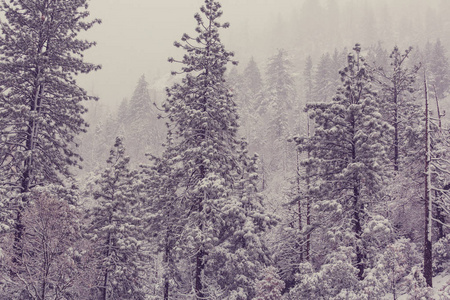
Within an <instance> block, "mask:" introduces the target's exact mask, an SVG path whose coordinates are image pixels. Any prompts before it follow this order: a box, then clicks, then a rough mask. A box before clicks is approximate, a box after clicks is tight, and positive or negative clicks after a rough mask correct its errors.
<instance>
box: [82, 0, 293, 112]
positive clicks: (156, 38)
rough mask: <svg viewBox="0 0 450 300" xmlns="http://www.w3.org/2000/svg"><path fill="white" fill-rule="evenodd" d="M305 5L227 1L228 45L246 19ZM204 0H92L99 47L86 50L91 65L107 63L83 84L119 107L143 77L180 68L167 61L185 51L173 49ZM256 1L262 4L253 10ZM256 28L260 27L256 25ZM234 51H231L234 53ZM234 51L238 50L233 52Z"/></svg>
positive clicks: (225, 37) (91, 37)
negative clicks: (97, 22)
mask: <svg viewBox="0 0 450 300" xmlns="http://www.w3.org/2000/svg"><path fill="white" fill-rule="evenodd" d="M299 2H302V1H299V0H296V1H290V0H278V1H273V0H223V1H221V3H222V5H223V10H224V16H223V17H222V20H223V21H229V22H230V23H231V28H230V29H228V30H227V31H229V32H223V41H224V42H225V43H227V40H229V39H230V38H232V35H233V32H236V31H239V30H240V24H244V20H250V21H251V22H252V24H253V23H254V24H258V23H259V22H261V23H263V22H264V20H267V18H273V17H275V16H277V15H280V14H283V13H285V12H287V11H289V10H291V9H292V8H293V7H295V6H297V4H296V3H299ZM203 3H204V1H203V0H92V1H91V4H90V9H89V10H90V12H91V16H92V17H96V18H100V19H102V24H101V25H97V26H96V27H95V28H93V29H91V30H90V31H89V32H88V33H86V35H87V38H88V39H89V40H94V41H96V42H97V43H98V45H97V46H96V47H94V48H93V49H90V50H88V51H87V52H86V56H85V57H86V61H89V62H95V63H99V64H101V65H102V67H103V68H102V70H100V71H97V72H95V73H93V74H90V75H87V76H83V77H81V78H80V79H79V82H80V84H81V85H82V86H83V87H85V89H87V90H88V92H89V93H91V94H92V93H94V94H95V95H97V96H100V98H101V100H102V102H103V103H111V104H117V103H119V102H120V101H121V100H122V99H123V98H124V97H130V96H131V94H132V92H133V90H134V87H135V85H136V83H137V81H138V79H139V77H140V76H141V75H142V74H145V75H146V77H147V79H148V81H149V82H151V81H153V80H154V79H155V77H161V76H163V75H165V74H167V73H169V72H170V70H173V69H175V70H176V69H177V68H178V66H176V65H174V64H170V63H168V62H167V58H168V57H170V56H174V57H180V56H181V55H183V53H182V52H180V51H179V50H177V49H176V48H175V47H174V46H173V42H174V41H175V40H179V39H180V37H181V36H182V34H183V33H184V32H188V33H189V32H193V31H194V28H195V26H196V22H195V19H194V18H193V16H194V14H195V13H196V12H198V11H199V8H200V6H201V5H202V4H203ZM255 3H257V6H253V7H252V5H254V4H255ZM255 26H256V25H255ZM229 48H230V47H228V49H229ZM229 50H235V49H229Z"/></svg>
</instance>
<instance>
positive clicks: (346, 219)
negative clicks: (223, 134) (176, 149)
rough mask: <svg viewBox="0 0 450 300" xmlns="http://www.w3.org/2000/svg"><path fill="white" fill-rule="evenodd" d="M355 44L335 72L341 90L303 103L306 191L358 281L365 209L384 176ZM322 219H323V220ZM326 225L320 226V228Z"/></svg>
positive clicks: (377, 126) (380, 137)
mask: <svg viewBox="0 0 450 300" xmlns="http://www.w3.org/2000/svg"><path fill="white" fill-rule="evenodd" d="M360 52H361V47H360V46H359V44H356V46H355V48H354V53H350V54H349V56H348V63H347V66H346V67H345V68H344V69H343V70H342V71H341V72H340V74H341V78H342V85H343V86H342V87H341V88H339V89H338V91H337V94H336V96H335V97H334V99H333V101H332V102H331V103H311V104H308V105H307V110H308V111H309V112H310V117H311V118H312V119H313V120H314V121H315V124H316V129H315V133H314V136H312V137H311V138H310V139H309V141H308V143H309V144H308V148H309V149H307V150H308V151H310V158H309V159H305V160H304V161H303V164H304V165H306V167H308V166H311V168H310V174H309V175H310V180H311V188H310V190H311V193H312V194H313V195H314V197H315V198H316V199H318V200H317V203H316V206H317V207H318V208H319V212H320V213H321V214H323V215H322V218H321V219H322V220H328V222H324V224H322V225H323V226H329V227H328V229H326V230H325V231H326V235H327V236H328V237H329V238H330V239H331V241H333V242H332V245H334V246H332V247H329V249H328V250H331V248H333V249H336V248H335V247H337V248H338V247H341V246H345V247H346V246H350V247H351V249H352V252H353V254H354V257H355V259H354V265H355V267H356V268H357V269H358V277H359V279H363V278H364V271H365V269H366V262H365V256H366V254H367V253H366V249H365V245H364V242H363V240H362V234H363V229H364V226H365V223H366V219H367V217H368V216H367V212H368V206H369V204H370V203H372V202H373V201H375V200H376V193H377V191H379V189H380V186H381V184H382V182H383V178H384V169H383V166H384V165H385V164H386V150H387V141H386V135H387V132H388V131H389V130H391V127H390V126H389V125H388V124H387V123H386V122H384V121H383V120H382V118H381V114H380V113H379V111H378V103H377V99H376V97H375V94H374V92H373V91H372V89H371V76H370V74H369V71H368V70H367V65H366V63H365V62H364V59H363V58H362V57H361V55H360ZM325 216H326V217H325ZM325 223H326V224H325Z"/></svg>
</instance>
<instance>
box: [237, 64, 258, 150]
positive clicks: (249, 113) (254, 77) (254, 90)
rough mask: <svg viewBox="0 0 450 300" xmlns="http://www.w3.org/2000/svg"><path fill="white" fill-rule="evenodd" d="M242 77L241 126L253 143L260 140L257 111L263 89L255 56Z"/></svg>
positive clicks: (239, 104) (240, 96)
mask: <svg viewBox="0 0 450 300" xmlns="http://www.w3.org/2000/svg"><path fill="white" fill-rule="evenodd" d="M241 78H242V86H241V89H240V94H239V98H240V102H239V103H238V109H239V112H240V118H241V120H242V121H241V124H240V126H241V128H242V133H243V134H244V136H245V137H246V138H247V140H248V141H249V143H250V144H251V145H253V144H255V143H257V140H258V134H257V132H256V130H257V128H258V125H260V124H258V121H259V119H258V118H257V116H258V115H257V114H256V113H255V112H256V111H258V109H259V107H258V106H259V101H261V99H262V89H263V83H262V78H261V73H260V71H259V68H258V65H257V64H256V62H255V60H254V59H253V57H252V58H251V59H250V61H249V63H248V64H247V66H246V68H245V70H244V72H243V74H242V77H241Z"/></svg>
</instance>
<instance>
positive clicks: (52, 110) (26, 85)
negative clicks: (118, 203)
mask: <svg viewBox="0 0 450 300" xmlns="http://www.w3.org/2000/svg"><path fill="white" fill-rule="evenodd" d="M2 6H3V7H2V11H3V14H4V17H5V19H4V20H5V21H2V23H1V25H2V35H1V37H0V56H1V57H0V87H1V100H0V119H1V120H2V126H3V129H4V130H2V135H1V142H0V161H1V163H0V173H1V175H0V176H1V177H0V182H1V186H2V187H7V188H8V189H9V190H10V191H12V192H13V193H17V194H18V195H19V196H18V197H17V198H18V199H19V203H16V205H14V206H15V207H18V209H17V214H16V220H15V229H16V241H15V243H16V248H17V252H18V255H19V256H20V252H21V250H20V248H21V246H20V241H21V239H22V237H23V230H24V228H23V224H22V212H23V208H24V206H25V205H26V203H27V202H28V198H27V197H28V196H27V195H28V193H29V192H30V190H31V189H32V188H33V187H35V186H38V185H46V184H49V183H61V182H62V179H63V177H69V176H70V172H69V167H70V166H73V165H77V163H78V161H79V155H77V154H76V153H75V152H74V150H73V149H74V146H75V142H74V137H75V136H76V135H77V134H79V133H80V132H84V131H85V130H86V129H85V128H86V126H87V124H86V123H85V121H84V120H83V118H82V114H83V113H84V112H85V111H86V109H85V108H84V107H83V105H82V103H81V102H82V101H83V100H92V99H93V98H94V97H91V96H88V95H87V93H86V92H85V91H84V90H83V89H82V88H81V87H79V86H78V85H77V83H76V81H75V79H74V76H75V75H77V74H78V73H89V72H91V71H94V70H97V69H99V66H97V65H94V64H90V63H86V62H84V61H83V52H84V51H85V50H87V49H89V48H90V47H92V46H93V45H95V43H93V42H88V41H85V40H80V39H77V35H78V34H79V33H80V32H83V31H85V30H88V29H90V28H91V27H92V26H93V25H94V24H95V23H100V21H99V20H93V21H85V19H86V18H87V17H88V16H89V12H88V11H87V7H88V1H87V0H75V1H69V2H68V1H43V0H18V1H2Z"/></svg>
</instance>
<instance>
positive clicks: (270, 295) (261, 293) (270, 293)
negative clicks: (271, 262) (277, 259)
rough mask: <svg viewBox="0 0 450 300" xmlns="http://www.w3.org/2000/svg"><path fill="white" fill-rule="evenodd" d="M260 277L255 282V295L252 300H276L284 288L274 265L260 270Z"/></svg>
mask: <svg viewBox="0 0 450 300" xmlns="http://www.w3.org/2000/svg"><path fill="white" fill-rule="evenodd" d="M261 275H262V278H261V279H260V280H258V281H257V282H256V297H255V298H253V299H254V300H278V299H281V297H282V295H281V292H282V291H283V289H284V282H283V281H282V280H281V279H280V276H279V275H278V273H277V269H276V268H275V267H267V268H265V269H264V270H263V271H262V272H261Z"/></svg>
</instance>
